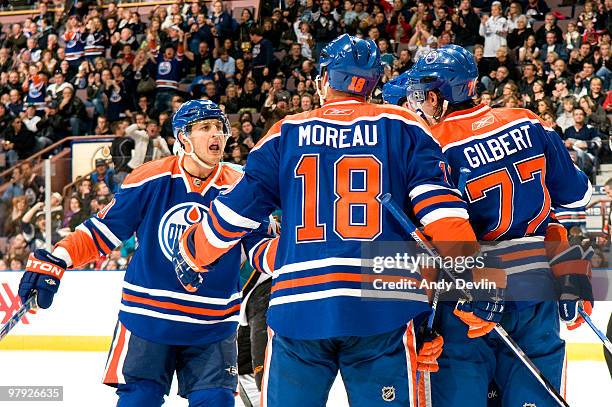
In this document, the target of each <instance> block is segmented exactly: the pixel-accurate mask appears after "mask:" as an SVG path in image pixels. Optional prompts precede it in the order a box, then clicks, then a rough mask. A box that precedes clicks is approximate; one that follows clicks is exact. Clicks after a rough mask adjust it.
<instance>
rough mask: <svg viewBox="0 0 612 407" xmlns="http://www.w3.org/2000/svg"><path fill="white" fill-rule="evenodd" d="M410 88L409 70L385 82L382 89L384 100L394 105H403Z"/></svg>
mask: <svg viewBox="0 0 612 407" xmlns="http://www.w3.org/2000/svg"><path fill="white" fill-rule="evenodd" d="M407 88H408V71H406V72H404V73H402V74H400V75H398V76H396V77H395V78H393V79H391V80H390V81H389V82H387V83H385V85H384V86H383V90H382V96H383V100H384V101H385V102H386V103H390V104H392V105H401V104H402V103H403V101H405V100H406V89H407ZM402 99H403V100H402Z"/></svg>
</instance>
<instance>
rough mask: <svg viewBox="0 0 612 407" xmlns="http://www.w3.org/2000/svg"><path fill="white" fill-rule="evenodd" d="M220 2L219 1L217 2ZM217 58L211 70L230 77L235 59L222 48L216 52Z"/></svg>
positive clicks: (233, 70)
mask: <svg viewBox="0 0 612 407" xmlns="http://www.w3.org/2000/svg"><path fill="white" fill-rule="evenodd" d="M217 3H220V2H217ZM218 55H219V58H217V60H216V61H215V65H214V68H213V71H214V72H216V73H222V74H223V76H224V77H225V79H231V78H233V77H234V73H235V72H236V60H234V58H232V57H231V56H229V54H228V52H227V50H226V49H225V48H222V49H220V50H219V52H218Z"/></svg>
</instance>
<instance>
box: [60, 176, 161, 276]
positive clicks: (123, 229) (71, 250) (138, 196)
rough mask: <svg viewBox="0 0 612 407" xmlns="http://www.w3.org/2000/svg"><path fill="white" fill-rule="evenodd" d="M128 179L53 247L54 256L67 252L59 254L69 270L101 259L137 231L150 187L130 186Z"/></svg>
mask: <svg viewBox="0 0 612 407" xmlns="http://www.w3.org/2000/svg"><path fill="white" fill-rule="evenodd" d="M127 181H129V177H128V178H126V182H124V185H123V186H122V187H121V189H120V190H119V192H118V193H117V194H116V195H115V197H114V199H113V200H112V201H111V202H109V203H108V205H106V206H105V207H104V208H103V209H102V210H101V211H99V212H98V213H97V214H95V215H94V216H92V217H90V218H89V219H87V220H85V221H84V222H83V223H82V224H80V225H79V226H78V227H77V228H76V230H75V231H74V233H71V234H70V235H69V236H67V237H65V238H64V239H62V240H61V241H60V242H58V243H57V244H56V247H55V249H54V254H55V253H56V251H57V250H58V249H59V248H61V249H60V253H62V250H65V252H67V254H68V256H69V259H65V258H64V257H65V254H64V256H62V254H59V256H60V258H62V259H63V260H69V261H68V263H69V265H70V264H72V267H80V266H82V265H84V264H87V263H89V262H91V261H94V260H97V259H98V258H99V257H100V256H106V255H107V254H109V253H110V252H111V251H112V250H113V249H115V248H116V247H117V246H119V245H121V242H122V241H124V240H127V239H129V238H130V237H131V236H132V235H133V234H134V232H135V231H136V230H137V229H138V226H139V225H140V222H141V220H142V217H143V214H144V205H143V203H144V202H147V201H148V199H147V198H146V196H145V194H147V191H148V190H149V188H146V186H145V188H143V186H142V185H140V186H136V187H132V186H130V185H128V182H127Z"/></svg>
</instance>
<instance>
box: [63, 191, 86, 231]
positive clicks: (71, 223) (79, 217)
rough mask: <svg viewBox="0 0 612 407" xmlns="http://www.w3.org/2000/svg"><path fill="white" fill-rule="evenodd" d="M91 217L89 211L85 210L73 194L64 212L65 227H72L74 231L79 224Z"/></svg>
mask: <svg viewBox="0 0 612 407" xmlns="http://www.w3.org/2000/svg"><path fill="white" fill-rule="evenodd" d="M88 217H89V214H88V213H85V212H84V211H83V205H82V204H81V201H80V200H79V198H77V197H76V196H71V197H70V199H69V200H68V207H67V208H66V211H65V212H64V220H63V223H62V227H63V228H68V229H70V231H71V232H74V231H75V229H76V228H77V226H79V225H80V224H81V223H83V222H84V221H85V220H86V219H87V218H88Z"/></svg>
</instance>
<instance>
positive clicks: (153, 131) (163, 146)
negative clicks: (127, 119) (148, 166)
mask: <svg viewBox="0 0 612 407" xmlns="http://www.w3.org/2000/svg"><path fill="white" fill-rule="evenodd" d="M133 126H134V125H132V126H129V127H128V128H127V129H126V135H127V136H128V137H130V138H132V139H133V140H134V143H135V145H134V151H133V152H132V158H131V159H130V161H129V162H128V164H127V166H128V167H130V168H131V169H134V168H136V167H138V166H139V165H141V164H143V163H146V162H149V161H152V160H157V159H159V158H162V157H167V156H169V155H171V154H172V153H171V152H170V150H169V149H168V144H167V142H166V140H164V139H163V138H162V137H160V134H159V125H158V123H157V122H156V121H154V120H152V119H149V121H148V123H147V125H146V129H142V128H138V127H137V126H136V127H133Z"/></svg>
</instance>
